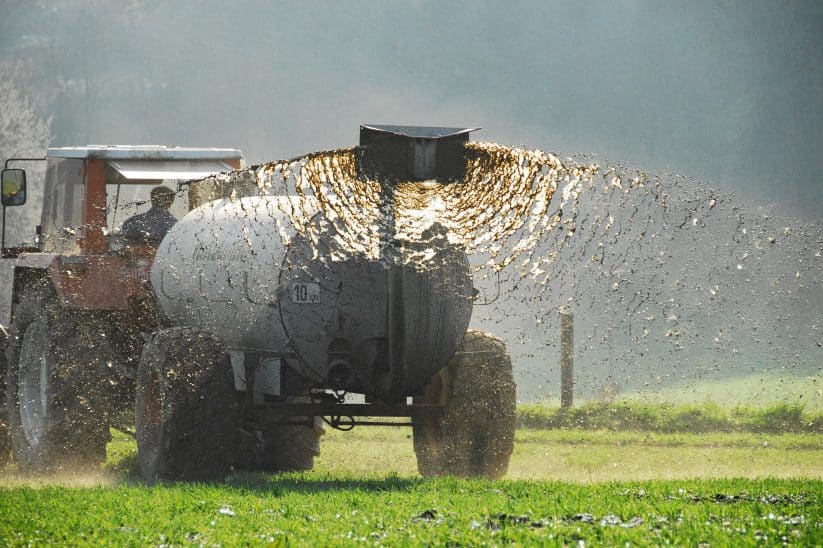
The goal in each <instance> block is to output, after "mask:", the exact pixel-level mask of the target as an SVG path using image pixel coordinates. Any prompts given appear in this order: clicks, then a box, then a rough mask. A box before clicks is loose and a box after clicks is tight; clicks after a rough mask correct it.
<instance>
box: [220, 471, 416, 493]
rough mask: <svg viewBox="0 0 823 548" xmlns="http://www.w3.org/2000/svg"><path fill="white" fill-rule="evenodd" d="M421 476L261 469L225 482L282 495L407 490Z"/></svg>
mask: <svg viewBox="0 0 823 548" xmlns="http://www.w3.org/2000/svg"><path fill="white" fill-rule="evenodd" d="M424 481H425V480H424V479H423V478H407V477H400V476H396V475H389V476H387V477H375V478H350V477H349V478H346V477H342V478H341V477H335V476H326V475H323V476H318V475H317V474H316V473H312V472H306V473H286V474H267V473H262V472H235V473H233V474H231V475H230V476H229V477H228V478H227V480H226V481H225V482H224V485H227V486H230V487H234V488H239V489H245V490H249V491H254V492H257V493H265V494H269V495H282V494H286V493H301V494H310V493H319V492H324V491H367V492H371V493H374V492H394V491H408V490H410V489H413V488H416V487H418V486H420V485H421V484H422V483H423V482H424Z"/></svg>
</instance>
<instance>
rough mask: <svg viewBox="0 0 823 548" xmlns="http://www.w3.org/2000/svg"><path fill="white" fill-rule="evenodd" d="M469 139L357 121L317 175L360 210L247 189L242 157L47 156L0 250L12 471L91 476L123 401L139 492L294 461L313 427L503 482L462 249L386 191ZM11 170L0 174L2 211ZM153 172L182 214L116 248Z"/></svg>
mask: <svg viewBox="0 0 823 548" xmlns="http://www.w3.org/2000/svg"><path fill="white" fill-rule="evenodd" d="M470 131H472V130H471V129H461V128H429V127H408V126H372V125H364V126H361V129H360V145H359V146H358V147H357V148H356V149H354V153H353V156H352V158H354V163H353V166H352V169H351V173H352V174H353V176H352V177H351V179H350V180H347V181H343V182H342V183H341V181H336V182H335V184H344V185H345V184H349V185H353V186H354V187H356V186H357V185H360V186H361V187H362V185H366V184H368V186H369V188H371V189H373V190H374V195H373V196H372V197H371V199H372V202H373V204H374V205H375V207H374V208H372V209H371V213H373V214H374V215H376V217H375V218H369V214H370V213H369V212H367V211H364V210H361V209H359V208H357V207H353V206H352V204H354V203H357V201H358V200H357V199H353V200H351V203H349V204H348V205H346V204H343V206H341V202H342V201H345V200H343V199H342V198H345V196H343V195H342V193H338V194H340V195H335V196H330V195H329V194H327V193H325V192H320V191H316V192H315V193H314V195H309V194H307V193H306V192H291V193H290V192H283V191H281V192H263V191H262V189H263V188H264V187H265V185H263V184H262V183H261V181H260V180H254V177H251V179H252V180H250V177H249V176H248V173H246V174H243V173H242V172H241V171H240V170H238V168H239V160H240V155H239V152H238V151H231V150H226V149H178V148H167V147H84V148H75V149H49V157H48V171H47V178H46V196H45V201H44V208H43V223H42V225H41V226H42V227H43V228H42V229H40V230H39V233H38V239H39V241H38V242H37V244H36V245H35V246H30V247H23V248H13V249H7V250H5V249H4V259H3V270H2V275H3V276H4V279H3V287H4V293H3V298H4V301H3V304H4V306H6V307H8V305H9V304H11V307H10V308H11V316H12V317H11V322H10V324H11V329H10V335H9V338H8V341H7V346H8V348H7V352H6V356H7V362H8V363H7V369H8V371H7V373H6V411H7V416H8V419H7V422H8V427H9V430H10V435H11V441H12V443H11V445H12V454H13V456H14V458H15V460H16V461H17V463H18V466H19V467H20V468H21V469H26V470H35V471H44V470H54V469H59V468H64V467H69V466H78V465H79V466H88V465H97V464H99V463H100V462H101V461H102V459H103V458H104V456H105V443H106V441H107V440H108V431H109V428H110V427H112V426H113V427H116V428H123V429H125V430H127V431H128V430H129V429H128V427H125V426H124V425H123V416H124V412H127V411H129V410H131V409H133V410H134V415H133V416H134V422H135V424H136V431H135V432H134V435H135V436H136V438H137V445H138V453H139V461H140V466H141V473H142V476H143V478H144V479H145V480H146V481H149V482H152V481H156V480H205V479H220V478H222V477H224V476H225V475H226V474H227V473H228V472H229V471H231V470H232V469H248V470H264V471H287V470H306V469H310V468H311V467H312V465H313V460H314V457H316V456H317V455H318V454H319V442H320V436H321V435H322V434H323V432H324V429H325V427H327V426H330V427H334V428H339V429H343V430H347V429H350V428H353V427H354V426H358V425H364V426H365V425H392V426H404V425H405V426H411V427H412V431H413V439H414V449H415V453H416V455H417V460H418V468H419V471H420V473H421V474H422V475H424V476H434V475H459V476H486V477H500V476H502V475H503V474H505V472H506V469H507V466H508V461H509V457H510V455H511V452H512V449H513V444H514V427H515V385H514V381H513V377H512V368H511V360H510V358H509V357H508V355H507V353H506V349H505V345H504V344H503V342H502V341H501V340H499V339H498V338H496V337H494V336H492V335H490V334H487V333H484V332H480V331H476V330H472V329H469V322H470V319H471V314H472V307H473V306H474V304H475V301H476V298H477V293H478V292H477V290H475V289H474V286H473V280H472V271H471V268H470V263H469V259H468V257H467V252H466V249H464V247H463V246H461V244H460V243H459V242H458V241H456V239H455V238H451V237H450V233H449V229H447V228H446V227H445V226H443V225H442V224H440V223H438V222H437V220H436V219H434V220H430V221H429V222H426V223H423V224H422V225H421V226H422V227H423V228H422V229H421V230H417V231H415V230H407V229H406V228H407V227H405V226H404V221H403V219H404V218H405V217H402V216H401V215H400V214H399V213H398V211H397V203H396V200H395V197H396V193H395V191H396V189H397V187H398V185H410V184H411V185H415V184H420V185H429V186H432V185H435V186H436V185H448V184H451V183H452V182H453V181H456V180H460V178H461V177H462V176H463V170H464V169H465V167H464V166H465V158H464V151H465V145H466V143H467V142H468V137H469V132H470ZM318 154H322V153H318ZM321 160H322V161H321V162H320V164H323V162H326V163H327V164H328V162H329V160H328V159H327V158H325V157H324V158H321ZM7 167H8V166H7ZM231 169H235V170H238V171H235V172H232V173H233V174H232V173H228V174H227V173H223V174H222V175H217V176H215V175H214V174H215V173H217V172H222V171H226V170H231ZM247 171H248V170H247ZM24 175H25V173H24V172H22V171H21V170H10V169H9V170H6V171H4V175H3V187H4V203H5V201H6V200H5V196H6V194H5V189H6V186H7V181H8V182H9V183H8V184H9V185H10V184H11V181H13V180H14V181H17V182H18V183H19V182H20V181H22V182H23V186H24V187H25V177H24ZM315 177H318V180H321V181H322V182H323V183H328V182H329V180H330V179H331V178H332V177H333V174H331V173H328V174H324V173H319V174H315ZM257 179H259V177H257ZM163 182H165V184H166V185H167V186H168V185H169V184H170V183H175V184H176V190H177V196H178V198H177V200H176V201H175V205H174V206H173V207H177V208H179V210H180V212H179V213H180V215H179V216H180V217H181V218H180V220H179V221H178V222H177V223H176V224H175V225H174V226H173V227H172V228H171V230H169V232H168V233H167V234H166V235H165V237H164V238H163V239H162V241H161V242H160V244H159V246H157V247H156V248H154V247H152V248H149V247H144V246H133V245H129V244H126V243H124V241H123V239H122V237H120V236H119V234H118V227H119V226H120V224H121V223H122V221H123V220H124V217H123V216H124V215H125V214H126V213H128V212H132V213H133V212H135V211H137V210H140V209H141V207H140V205H141V204H142V201H145V199H146V198H145V196H147V195H148V194H147V191H148V190H150V189H151V188H152V187H153V186H154V185H157V184H160V183H163ZM18 186H19V184H18ZM317 188H320V187H319V186H318V187H317ZM363 188H365V187H363ZM141 196H143V197H142V198H141ZM341 197H342V198H341ZM141 200H142V201H141ZM8 205H11V202H9V204H8ZM341 207H342V209H341ZM129 208H130V209H129ZM67 209H68V211H67ZM121 210H122V211H121ZM172 211H173V212H174V209H172ZM295 212H300V214H299V215H297V214H296V213H295ZM341 212H345V213H341ZM413 213H414V212H413ZM418 213H419V212H418ZM341 214H344V215H350V216H351V217H352V219H355V220H356V222H354V223H353V224H352V223H350V224H349V225H346V224H345V223H341V222H340V215H341ZM414 214H417V213H414ZM126 216H127V215H126ZM419 217H420V218H423V217H425V215H422V214H421V215H419ZM119 223H120V224H119ZM347 226H348V229H347V228H346V227H347ZM352 226H359V227H366V228H365V229H363V230H354V231H352V230H351V227H352ZM71 231H73V232H71ZM420 257H424V258H425V260H422V259H420ZM0 321H2V322H6V321H8V318H7V317H6V316H4V317H3V318H0ZM403 418H405V419H406V420H403Z"/></svg>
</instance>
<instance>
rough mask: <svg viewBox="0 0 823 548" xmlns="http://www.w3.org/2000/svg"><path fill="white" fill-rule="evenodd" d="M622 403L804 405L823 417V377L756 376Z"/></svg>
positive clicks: (658, 390)
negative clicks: (822, 414)
mask: <svg viewBox="0 0 823 548" xmlns="http://www.w3.org/2000/svg"><path fill="white" fill-rule="evenodd" d="M618 401H629V402H641V403H669V404H675V405H680V404H685V405H690V404H705V403H713V404H715V405H717V406H719V407H722V408H724V409H727V410H730V409H733V408H735V407H748V408H762V407H771V406H775V405H780V404H789V405H795V404H796V405H803V406H804V410H805V411H806V412H807V413H816V414H820V413H823V375H802V376H801V375H792V374H781V375H777V374H775V373H764V374H753V375H747V376H743V377H738V378H733V379H719V380H704V381H694V382H689V383H688V384H683V385H677V386H669V387H665V388H662V387H654V388H652V389H650V390H647V391H636V392H630V393H626V394H620V395H619V397H618Z"/></svg>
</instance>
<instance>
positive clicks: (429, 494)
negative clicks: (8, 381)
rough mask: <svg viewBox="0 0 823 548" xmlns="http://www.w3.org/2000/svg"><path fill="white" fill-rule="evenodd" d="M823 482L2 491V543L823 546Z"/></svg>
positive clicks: (235, 480)
mask: <svg viewBox="0 0 823 548" xmlns="http://www.w3.org/2000/svg"><path fill="white" fill-rule="evenodd" d="M822 497H823V487H822V486H821V483H820V482H819V481H801V480H775V479H769V480H758V481H749V480H740V479H731V480H712V481H709V480H684V481H653V482H621V483H599V484H592V485H582V486H581V485H579V484H573V483H563V482H532V481H501V482H490V481H479V480H458V479H448V478H447V479H439V480H422V479H418V478H404V477H399V476H394V475H388V476H386V475H371V476H365V477H364V476H361V475H328V474H323V473H319V472H315V473H310V474H300V475H283V476H269V475H264V474H246V475H235V476H233V477H231V478H230V480H229V482H228V484H226V485H170V486H158V487H144V486H140V485H134V484H128V483H126V484H121V485H118V486H115V487H97V488H74V487H56V486H50V487H41V488H31V487H15V488H10V489H0V515H2V516H3V519H2V520H0V539H2V541H3V543H4V544H9V545H29V544H35V545H38V544H46V543H55V544H109V545H160V544H162V545H203V544H206V545H215V544H222V545H246V544H253V545H263V544H271V545H280V546H286V545H294V546H296V545H349V544H362V543H365V544H388V545H409V544H413V545H424V544H452V545H455V544H459V545H480V544H502V543H509V542H515V543H522V544H533V543H548V544H566V545H569V544H575V545H578V544H579V543H580V542H581V541H582V542H583V543H585V544H594V545H617V544H621V545H622V544H624V543H626V542H629V543H632V544H641V545H646V544H663V543H671V544H675V545H695V544H700V543H710V544H717V545H754V544H758V543H762V542H766V543H771V544H777V543H781V542H789V543H792V544H798V545H817V544H819V543H820V542H823V535H821V532H823V523H821V521H822V520H823V516H821V502H822V501H821V498H822Z"/></svg>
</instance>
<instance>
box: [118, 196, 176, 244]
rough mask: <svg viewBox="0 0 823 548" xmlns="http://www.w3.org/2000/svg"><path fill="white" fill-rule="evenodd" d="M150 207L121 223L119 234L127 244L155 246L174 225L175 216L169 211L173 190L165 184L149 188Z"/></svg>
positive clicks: (172, 200) (172, 201)
mask: <svg viewBox="0 0 823 548" xmlns="http://www.w3.org/2000/svg"><path fill="white" fill-rule="evenodd" d="M150 197H151V209H149V210H148V211H146V212H145V213H140V214H138V215H135V216H134V217H131V218H129V219H127V220H126V222H124V223H123V228H122V230H121V234H122V235H123V238H124V239H125V242H126V244H127V245H144V246H153V247H156V246H158V245H159V244H160V241H161V240H162V239H163V237H164V236H165V235H166V232H168V231H169V229H170V228H171V227H172V226H174V223H176V222H177V218H176V217H175V216H174V215H172V214H171V213H170V212H169V208H170V207H171V205H172V204H173V203H174V191H173V190H172V189H170V188H169V187H166V186H162V185H161V186H157V187H155V188H153V189H151V194H150Z"/></svg>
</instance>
